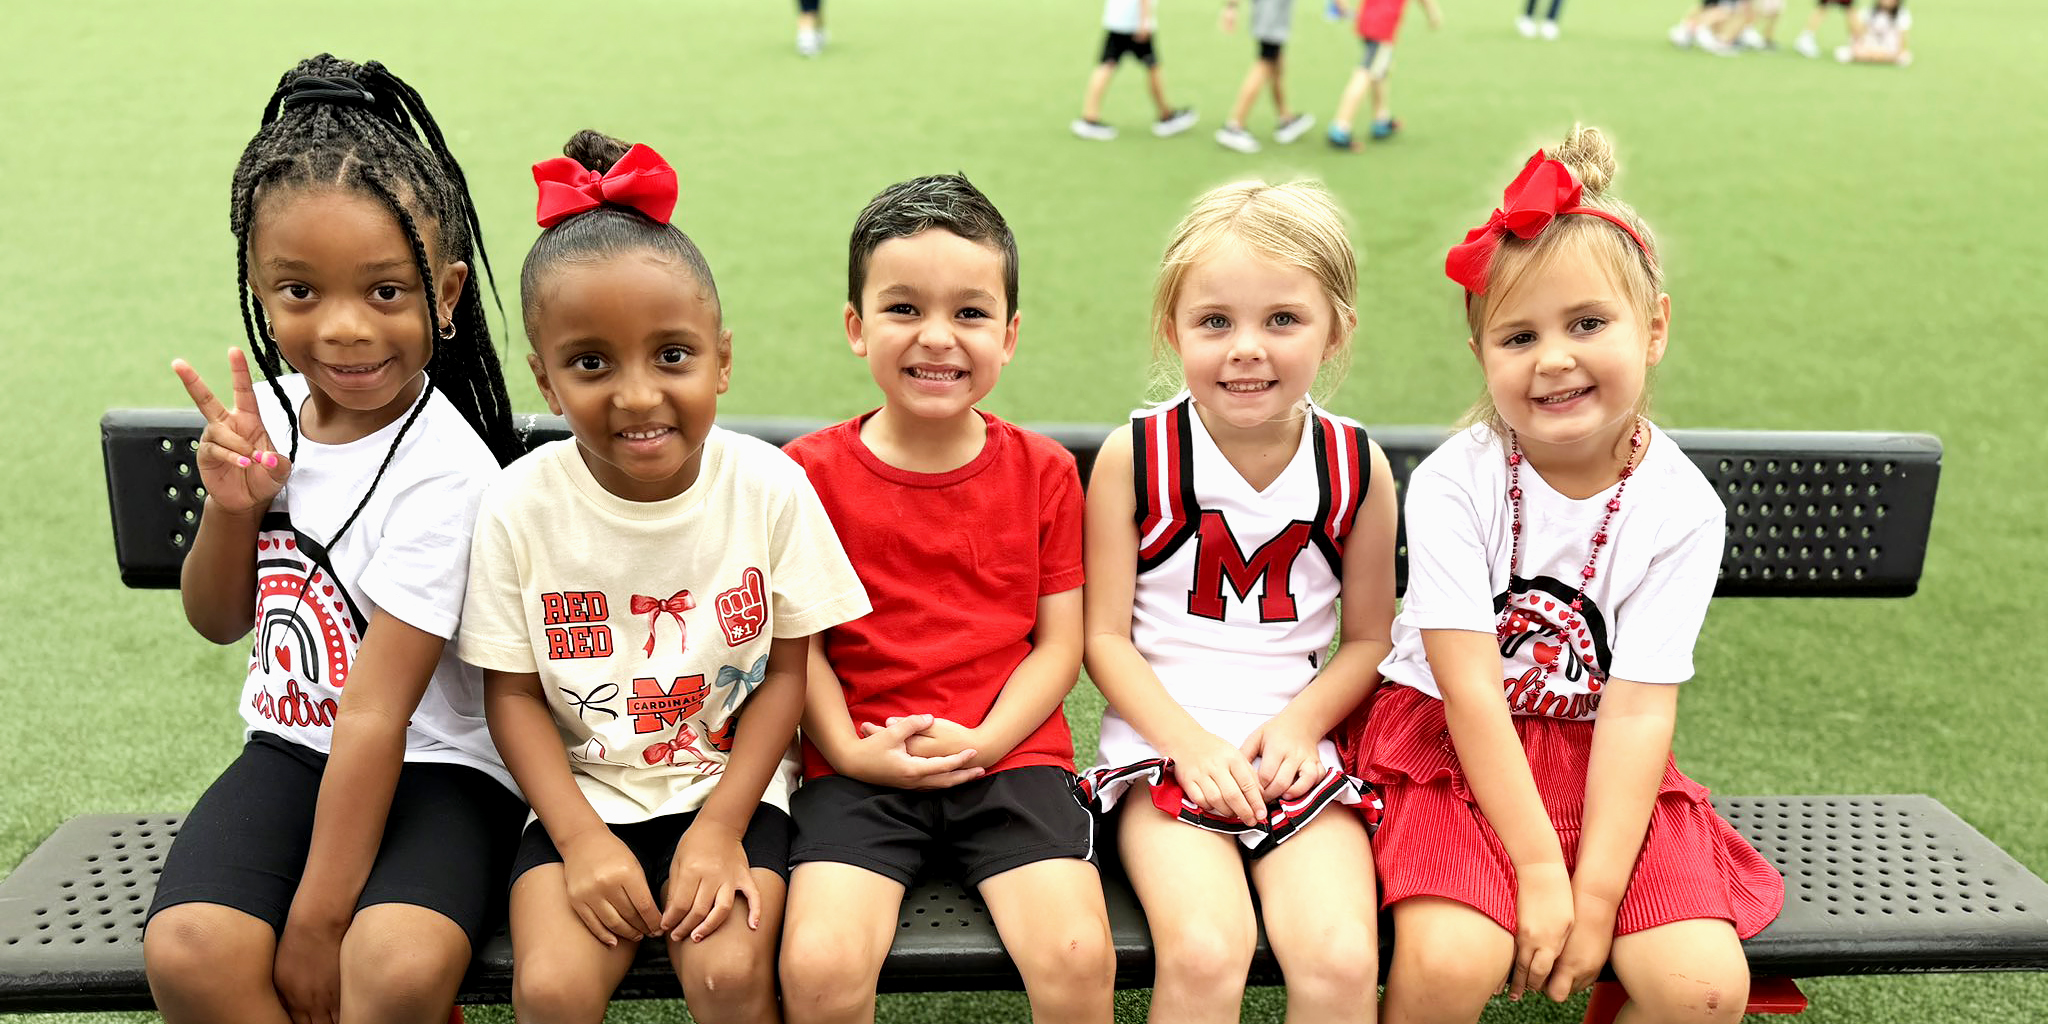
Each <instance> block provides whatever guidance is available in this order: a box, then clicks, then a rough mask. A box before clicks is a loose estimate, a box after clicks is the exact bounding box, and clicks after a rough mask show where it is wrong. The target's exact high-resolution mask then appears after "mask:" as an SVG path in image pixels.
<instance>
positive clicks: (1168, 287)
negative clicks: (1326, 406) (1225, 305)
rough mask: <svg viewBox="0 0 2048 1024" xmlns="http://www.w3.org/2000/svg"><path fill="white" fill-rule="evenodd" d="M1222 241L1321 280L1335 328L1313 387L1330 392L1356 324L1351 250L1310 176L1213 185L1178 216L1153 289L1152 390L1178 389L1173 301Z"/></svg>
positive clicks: (1333, 208) (1324, 193) (1332, 207)
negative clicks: (1334, 345) (1335, 336)
mask: <svg viewBox="0 0 2048 1024" xmlns="http://www.w3.org/2000/svg"><path fill="white" fill-rule="evenodd" d="M1225 239H1236V240H1237V241H1239V242H1241V243H1243V244H1244V245H1245V246H1246V247H1247V248H1249V249H1250V250H1251V251H1252V252H1254V253H1257V254H1258V255H1259V256H1261V257H1264V258H1265V259H1268V260H1271V261H1273V262H1274V263H1278V264H1281V265H1283V266H1289V267H1299V268H1301V269H1302V270H1306V271H1308V272H1309V273H1310V274H1311V275H1313V276H1314V277H1315V279H1316V281H1317V283H1318V284H1320V285H1321V286H1322V290H1323V297H1324V298H1326V299H1328V300H1330V306H1331V308H1332V309H1333V310H1334V311H1335V312H1336V320H1335V322H1334V323H1332V325H1331V327H1330V330H1331V331H1332V332H1334V333H1336V334H1338V344H1337V348H1336V350H1335V351H1334V352H1332V353H1331V354H1330V356H1329V357H1328V358H1326V359H1324V360H1323V367H1322V370H1321V371H1319V372H1318V373H1317V375H1316V386H1315V388H1314V389H1313V391H1315V392H1318V393H1320V394H1322V395H1327V394H1328V393H1329V392H1331V391H1334V390H1335V389H1336V387H1337V384H1338V383H1339V382H1341V381H1342V380H1343V379H1344V373H1345V371H1346V370H1348V369H1349V368H1350V365H1351V334H1352V331H1353V330H1354V329H1355V328H1356V327H1357V325H1358V311H1357V308H1356V307H1355V305H1354V303H1353V298H1354V296H1356V295H1357V294H1358V256H1357V254H1356V253H1355V252H1354V251H1353V250H1352V248H1351V239H1350V236H1349V235H1348V234H1347V233H1346V232H1345V228H1344V212H1343V211H1342V210H1340V209H1338V207H1337V202H1336V200H1334V199H1332V198H1331V197H1330V193H1329V190H1328V189H1325V188H1324V187H1323V186H1322V185H1321V184H1319V183H1317V182H1313V181H1290V182H1287V183H1285V184H1280V185H1274V184H1269V183H1267V182H1263V181H1239V182H1232V183H1231V184H1228V185H1220V186H1218V187H1216V188H1212V189H1210V190H1209V191H1207V192H1205V193H1203V194H1202V196H1201V198H1199V199H1196V200H1195V205H1194V206H1193V207H1192V208H1191V209H1189V210H1188V213H1187V216H1185V217H1182V218H1181V221H1180V225H1179V226H1178V227H1175V228H1174V229H1173V237H1172V239H1171V240H1169V241H1168V242H1167V243H1166V255H1165V257H1164V258H1163V259H1161V260H1160V263H1159V281H1158V284H1157V285H1156V286H1155V287H1154V289H1153V293H1152V356H1153V381H1152V383H1153V385H1154V387H1155V390H1158V389H1160V388H1165V390H1166V393H1168V394H1171V393H1172V392H1174V391H1178V390H1180V387H1181V382H1180V381H1179V380H1178V367H1177V366H1176V365H1175V361H1174V360H1172V359H1171V358H1170V356H1171V354H1172V346H1171V345H1170V344H1168V334H1169V332H1170V331H1171V330H1172V327H1173V308H1174V305H1175V304H1176V303H1178V302H1179V301H1180V291H1181V283H1182V282H1183V281H1184V280H1186V278H1187V273H1188V268H1190V267H1192V266H1194V265H1195V264H1196V263H1197V262H1199V261H1201V260H1202V259H1203V258H1205V257H1207V256H1208V255H1209V254H1210V253H1211V252H1214V251H1215V249H1216V247H1217V246H1218V245H1220V244H1222V242H1223V241H1224V240H1225ZM1169 384H1170V387H1169V386H1168V385H1169Z"/></svg>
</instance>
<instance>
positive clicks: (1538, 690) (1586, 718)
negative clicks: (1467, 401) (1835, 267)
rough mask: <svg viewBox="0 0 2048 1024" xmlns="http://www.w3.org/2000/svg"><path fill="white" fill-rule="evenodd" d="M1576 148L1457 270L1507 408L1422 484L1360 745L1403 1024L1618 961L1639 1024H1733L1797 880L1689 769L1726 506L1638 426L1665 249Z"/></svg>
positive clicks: (1516, 196)
mask: <svg viewBox="0 0 2048 1024" xmlns="http://www.w3.org/2000/svg"><path fill="white" fill-rule="evenodd" d="M1556 156H1557V159H1551V158H1550V157H1548V156H1546V155H1545V154H1543V153H1541V152H1539V153H1537V154H1536V156H1534V157H1532V158H1531V159H1530V160H1529V162H1528V164H1527V165H1526V166H1525V167H1524V168H1523V169H1522V173H1521V175H1520V176H1518V177H1517V178H1516V179H1515V181H1514V183H1513V184H1511V185H1510V186H1508V189H1507V192H1506V194H1505V196H1504V197H1503V201H1502V203H1501V206H1500V208H1498V209H1496V210H1494V212H1493V214H1492V216H1491V217H1489V218H1488V219H1487V221H1486V223H1485V224H1483V225H1481V226H1480V227H1478V228H1475V229H1473V230H1472V231H1471V232H1470V233H1468V234H1467V235H1466V237H1465V241H1464V242H1463V243H1461V244H1459V245H1457V246H1454V247H1453V248H1452V249H1451V252H1450V254H1449V257H1448V258H1447V259H1446V261H1445V269H1446V271H1447V272H1448V273H1449V275H1450V277H1451V279H1452V280H1454V281H1456V282H1458V284H1459V285H1461V286H1462V288H1463V294H1464V300H1465V307H1466V315H1467V319H1468V323H1469V325H1470V327H1471V331H1472V334H1471V337H1470V339H1469V340H1468V342H1467V344H1468V345H1469V346H1470V348H1471V350H1472V353H1473V355H1474V356H1475V357H1476V358H1477V359H1478V361H1479V369H1480V371H1481V374H1482V375H1483V376H1484V378H1485V383H1486V391H1485V395H1484V397H1482V398H1481V400H1480V402H1479V403H1478V405H1476V406H1475V407H1474V409H1473V411H1472V413H1471V415H1469V416H1468V418H1467V419H1468V423H1469V424H1470V426H1469V427H1468V429H1466V430H1464V431H1462V432H1460V433H1458V434H1456V435H1454V436H1453V437H1452V438H1451V439H1450V440H1448V441H1446V442H1445V443H1444V445H1443V447H1441V448H1439V449H1437V451H1436V452H1434V453H1433V454H1431V455H1430V456H1429V458H1427V459H1425V460H1423V462H1422V463H1421V464H1420V465H1419V466H1417V467H1416V468H1415V471H1414V473H1413V475H1412V476H1411V477H1410V480H1409V484H1408V488H1407V491H1406V500H1407V512H1406V516H1405V521H1406V523H1407V525H1408V551H1409V555H1408V589H1407V594H1406V599H1405V601H1404V603H1403V607H1402V610H1401V614H1400V616H1399V617H1398V618H1397V619H1396V620H1395V623H1394V631H1393V651H1392V653H1391V654H1389V655H1388V656H1387V658H1386V660H1385V661H1384V662H1382V663H1381V665H1380V672H1381V673H1382V675H1383V676H1384V677H1385V679H1386V682H1387V683H1388V684H1390V685H1387V686H1383V687H1381V688H1380V690H1379V691H1378V692H1377V693H1376V694H1375V695H1374V697H1373V700H1372V702H1371V703H1370V704H1369V705H1368V710H1367V711H1365V712H1363V713H1362V715H1360V716H1357V717H1355V718H1354V722H1353V723H1352V724H1353V728H1351V729H1350V730H1349V734H1348V736H1347V737H1346V742H1345V743H1344V748H1345V749H1344V756H1345V766H1346V767H1347V768H1348V769H1349V770H1350V771H1351V772H1352V773H1353V774H1355V775H1357V776H1359V777H1360V778H1362V779H1364V780H1366V781H1367V782H1368V783H1370V784H1372V785H1373V786H1374V787H1375V788H1376V789H1377V790H1378V791H1379V793H1380V795H1381V798H1382V800H1383V801H1384V802H1385V811H1384V816H1383V820H1382V823H1381V825H1380V828H1379V831H1378V832H1377V833H1375V834H1374V837H1373V861H1374V862H1375V863H1376V864H1377V865H1378V868H1379V874H1380V880H1381V885H1382V890H1381V900H1382V903H1383V905H1386V906H1391V907H1392V908H1393V915H1394V934H1395V946H1394V961H1393V966H1392V969H1391V970H1390V971H1389V973H1388V977H1387V990H1386V1001H1385V1008H1384V1017H1383V1019H1384V1020H1386V1021H1390V1022H1391V1021H1402V1022H1409V1021H1473V1020H1476V1019H1477V1018H1478V1017H1479V1014H1480V1011H1481V1009H1482V1008H1483V1007H1484V1006H1485V1004H1486V1000H1487V998H1488V997H1489V996H1491V995H1493V994H1494V993H1495V992H1496V991H1498V990H1500V989H1501V988H1503V987H1505V988H1506V989H1507V991H1508V992H1509V994H1510V995H1511V996H1512V997H1513V998H1520V997H1521V995H1522V993H1523V992H1525V991H1541V992H1543V993H1544V994H1546V995H1548V996H1550V997H1551V998H1552V999H1555V1000H1560V1001H1561V1000H1563V999H1565V998H1567V997H1568V996H1570V995H1571V994H1572V993H1573V992H1576V991H1578V990H1579V989H1582V988H1585V987H1586V986H1589V985H1591V984H1592V983H1593V980H1594V979H1595V978H1596V977H1597V976H1598V975H1599V973H1600V970H1601V968H1602V966H1603V965H1605V964H1607V963H1610V962H1611V963H1612V964H1613V967H1614V972H1615V974H1616V975H1617V976H1618V977H1619V978H1620V980H1621V981H1622V983H1623V984H1624V985H1625V986H1626V987H1627V989H1628V992H1629V995H1630V997H1631V1000H1632V1001H1631V1002H1630V1004H1629V1006H1628V1007H1627V1009H1625V1010H1624V1011H1623V1016H1622V1017H1621V1018H1619V1019H1623V1020H1628V1021H1636V1022H1642V1021H1666V1020H1679V1019H1684V1020H1691V1021H1702V1020H1728V1021H1732V1020H1735V1019H1736V1018H1738V1017H1740V1016H1741V1015H1742V1013H1743V1008H1744V1006H1745V1005H1746V1003H1747V995H1748V986H1749V970H1748V966H1747V964H1746V962H1745V961H1744V959H1743V953H1742V947H1741V944H1740V941H1739V940H1740V939H1741V938H1744V937H1748V936H1751V935H1754V934H1756V933H1757V932H1758V931H1760V930H1762V929H1763V927H1764V925H1766V924H1768V923H1769V922H1770V921H1771V919H1772V918H1773V917H1775V916H1776V915H1777V912H1778V909H1779V907H1780V906H1781V905H1782V904H1783V902H1784V881H1783V879H1781V878H1780V877H1779V876H1778V874H1777V872H1776V871H1775V870H1774V869H1773V868H1772V867H1771V866H1770V865H1769V864H1768V863H1767V862H1765V861H1764V859H1763V858H1762V857H1761V856H1760V855H1758V854H1757V852H1756V851H1755V850H1754V849H1751V848H1750V846H1749V844H1748V843H1746V842H1744V841H1743V839H1742V837H1741V836H1739V835H1737V834H1736V832H1735V830H1734V829H1733V828H1732V827H1730V826H1729V825H1728V823H1727V822H1725V821H1723V820H1722V819H1721V818H1720V817H1719V816H1718V815H1716V814H1715V812H1714V808H1713V805H1712V804H1711V803H1709V802H1708V799H1707V790H1706V789H1705V787H1702V786H1700V785H1699V784H1698V783H1696V782H1694V781H1692V780H1691V779H1689V778H1686V777H1685V775H1684V774H1682V773H1680V772H1679V771H1678V769H1677V767H1676V765H1674V764H1673V763H1672V759H1671V734H1672V729H1673V724H1674V721H1675V717H1676V713H1677V708H1678V685H1677V684H1679V683H1681V682H1683V681H1685V680H1686V679H1688V678H1690V677H1691V675H1692V649H1693V642H1694V640H1695V638H1696V637H1697V636H1698V633H1699V628H1700V624H1701V622H1702V620H1703V619H1704V617H1705V615H1706V610H1707V603H1708V599H1709V598H1710V597H1712V596H1713V592H1714V584H1715V580H1716V577H1717V574H1718V571H1719V569H1720V564H1721V543H1722V536H1723V520H1724V518H1725V512H1724V510H1723V509H1722V507H1721V502H1720V499H1719V497H1718V496H1717V495H1716V494H1715V492H1714V490H1713V489H1712V487H1711V486H1710V485H1709V484H1708V483H1707V481H1706V479H1705V477H1703V476H1702V475H1701V474H1700V472H1699V470H1698V469H1697V468H1695V467H1694V466H1693V464H1692V462H1691V461H1690V460H1689V459H1687V458H1686V457H1685V454H1684V453H1683V452H1680V451H1679V450H1678V448H1677V447H1676V446H1675V445H1674V444H1673V443H1672V441H1671V439H1670V438H1669V437H1668V436H1667V435H1665V434H1664V432H1663V431H1661V430H1659V429H1658V428H1657V427H1656V426H1655V425H1654V424H1652V423H1651V422H1650V421H1649V419H1648V418H1647V416H1646V411H1647V410H1646V405H1647V400H1648V389H1647V382H1648V376H1649V373H1650V370H1651V368H1652V367H1654V366H1656V365H1657V363H1658V362H1659V361H1661V360H1662V359H1663V357H1664V353H1665V348H1666V345H1667V343H1668V341H1669V337H1670V329H1671V299H1670V297H1669V296H1668V295H1665V294H1663V292H1662V273H1661V268H1660V266H1659V263H1658V259H1657V255H1656V247H1655V244H1654V241H1653V239H1652V237H1651V235H1650V231H1649V228H1648V226H1647V225H1645V224H1644V223H1643V222H1642V220H1641V219H1640V218H1639V217H1637V216H1636V214H1635V212H1634V211H1633V210H1631V209H1629V207H1628V206H1627V205H1626V204H1624V203H1622V202H1620V201H1619V200H1617V199H1614V198H1613V197H1611V196H1609V195H1608V194H1607V183H1608V180H1609V179H1610V178H1611V177H1612V176H1613V173H1614V159H1613V154H1612V151H1611V150H1610V149H1609V147H1608V145H1607V142H1606V140H1605V139H1604V138H1603V137H1602V136H1601V135H1600V133H1599V132H1598V131H1596V130H1594V129H1590V128H1582V129H1578V130H1575V131H1574V132H1573V134H1572V136H1571V138H1570V139H1569V140H1567V141H1566V143H1565V145H1564V146H1562V147H1560V149H1559V150H1558V151H1557V154H1556ZM1358 718H1362V719H1363V721H1362V724H1361V723H1360V722H1359V721H1358ZM1446 954H1449V955H1446ZM1503 979H1505V985H1503Z"/></svg>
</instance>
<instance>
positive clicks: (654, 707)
mask: <svg viewBox="0 0 2048 1024" xmlns="http://www.w3.org/2000/svg"><path fill="white" fill-rule="evenodd" d="M704 693H705V686H704V677H703V676H702V675H694V676H677V677H676V681H675V683H674V684H672V685H671V686H669V688H668V689H666V690H664V689H662V688H661V681H660V680H658V679H648V678H645V677H642V678H639V679H635V680H633V695H632V696H631V697H628V698H626V713H627V714H630V715H632V716H633V731H634V732H636V733H642V732H654V731H656V730H659V729H661V728H663V727H664V726H671V727H672V726H674V725H675V724H676V722H677V721H679V720H681V719H682V718H683V717H684V716H686V715H694V714H696V713H697V711H698V709H700V708H702V707H703V706H704Z"/></svg>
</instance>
